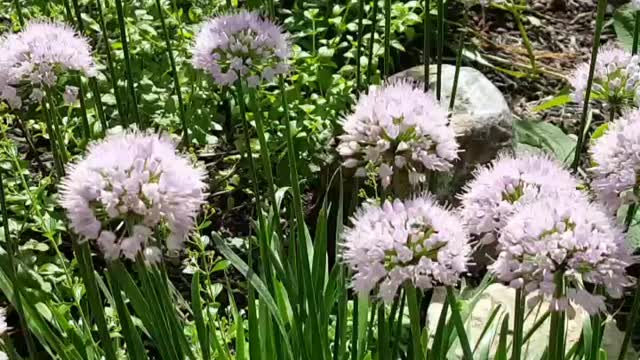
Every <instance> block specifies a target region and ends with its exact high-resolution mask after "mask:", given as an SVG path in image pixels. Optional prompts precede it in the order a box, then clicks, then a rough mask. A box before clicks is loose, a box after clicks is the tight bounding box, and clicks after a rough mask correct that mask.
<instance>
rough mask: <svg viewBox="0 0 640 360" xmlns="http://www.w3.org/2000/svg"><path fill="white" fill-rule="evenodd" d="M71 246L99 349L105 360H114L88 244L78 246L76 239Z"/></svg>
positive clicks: (114, 354)
mask: <svg viewBox="0 0 640 360" xmlns="http://www.w3.org/2000/svg"><path fill="white" fill-rule="evenodd" d="M72 245H73V252H74V254H75V257H76V259H77V260H78V267H79V270H80V275H81V276H82V282H83V283H84V285H85V289H86V291H87V298H88V300H89V308H90V309H91V314H92V315H93V319H94V321H95V322H96V325H97V327H98V334H99V335H100V340H101V344H100V347H101V348H102V349H103V350H104V353H105V358H106V359H107V360H116V359H117V358H116V353H115V350H114V347H113V342H112V341H111V336H110V334H109V328H108V327H107V320H106V317H105V313H104V305H103V304H102V298H101V296H100V291H99V289H98V283H97V282H96V277H95V273H94V269H93V260H92V259H91V250H90V249H89V243H88V242H86V241H85V242H83V243H81V244H80V243H78V241H77V239H76V238H74V239H73V240H72Z"/></svg>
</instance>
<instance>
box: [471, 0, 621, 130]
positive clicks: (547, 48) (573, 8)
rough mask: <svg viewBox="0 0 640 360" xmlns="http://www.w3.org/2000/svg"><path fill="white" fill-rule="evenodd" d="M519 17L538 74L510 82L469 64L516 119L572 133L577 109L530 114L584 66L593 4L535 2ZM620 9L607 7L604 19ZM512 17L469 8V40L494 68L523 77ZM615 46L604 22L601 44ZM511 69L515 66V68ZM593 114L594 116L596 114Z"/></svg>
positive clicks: (525, 62) (525, 61)
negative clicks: (494, 88)
mask: <svg viewBox="0 0 640 360" xmlns="http://www.w3.org/2000/svg"><path fill="white" fill-rule="evenodd" d="M529 3H530V4H531V5H530V9H529V10H528V11H526V12H524V13H523V16H522V21H523V23H524V26H525V28H526V29H527V33H528V36H529V39H530V41H531V43H532V46H533V48H534V54H535V57H536V60H537V64H538V67H539V68H540V69H541V72H542V74H540V75H539V76H536V77H531V76H524V77H520V78H518V77H514V76H512V75H509V74H505V73H504V72H502V71H499V70H496V69H495V68H492V67H489V66H483V65H480V64H478V63H474V64H473V66H474V67H476V68H479V69H481V70H482V71H483V72H484V73H485V75H487V76H488V77H489V78H490V79H491V80H492V81H493V82H494V83H495V84H496V86H497V87H498V88H499V89H500V90H501V91H502V92H503V93H504V94H505V97H506V99H507V102H508V103H509V104H510V106H511V108H512V110H513V113H514V115H515V116H516V117H517V118H527V119H541V120H546V121H551V122H554V123H556V124H559V125H561V126H563V127H566V128H573V127H574V126H575V125H576V124H577V122H578V121H579V118H580V113H581V111H582V110H581V105H579V104H567V105H566V106H563V107H558V108H555V109H550V110H547V111H543V112H534V111H533V109H534V108H535V107H536V106H537V105H540V104H542V103H544V102H545V101H548V100H549V99H551V98H553V97H555V96H557V95H558V94H559V93H560V92H561V91H563V90H566V89H568V83H567V78H568V76H570V74H571V72H572V70H573V69H574V68H575V67H576V66H577V65H578V64H580V63H582V62H587V61H589V58H590V54H591V47H592V46H593V32H594V29H595V17H596V6H597V1H593V0H560V1H558V0H536V1H531V2H529ZM618 5H620V4H613V5H611V4H610V5H609V7H608V9H607V16H606V17H607V20H609V19H610V18H611V16H612V13H613V11H614V10H615V8H616V7H617V6H618ZM513 19H514V18H513V15H512V14H511V13H509V12H505V11H501V10H495V9H490V10H487V11H486V12H484V13H483V11H482V10H481V9H479V8H478V9H474V14H473V16H472V20H471V26H470V28H471V31H472V41H473V43H474V45H476V46H477V48H478V49H479V52H480V53H481V54H482V55H483V57H485V59H486V60H487V61H489V62H490V63H491V64H492V65H494V66H496V67H501V68H506V69H509V70H515V71H519V72H522V73H527V72H528V70H529V69H530V62H529V57H528V56H527V51H526V48H525V47H524V45H523V41H522V36H521V35H520V32H519V31H518V28H517V26H516V23H515V21H514V20H513ZM609 41H615V33H614V30H613V26H612V25H611V23H606V25H605V28H604V30H603V34H602V38H601V43H602V44H605V43H607V42H609ZM514 65H515V66H514ZM594 110H596V111H595V112H596V113H597V110H598V109H594ZM596 116H597V114H596Z"/></svg>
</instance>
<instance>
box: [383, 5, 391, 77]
mask: <svg viewBox="0 0 640 360" xmlns="http://www.w3.org/2000/svg"><path fill="white" fill-rule="evenodd" d="M390 37H391V0H384V79H385V80H386V79H387V77H388V76H389V67H390V65H391V64H390V62H391V48H390V41H391V39H390Z"/></svg>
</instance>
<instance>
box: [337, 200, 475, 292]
mask: <svg viewBox="0 0 640 360" xmlns="http://www.w3.org/2000/svg"><path fill="white" fill-rule="evenodd" d="M352 222H353V226H352V227H351V228H349V229H347V230H346V232H345V234H344V244H343V246H344V255H343V256H344V261H345V262H346V263H347V264H348V265H349V266H350V267H351V269H353V271H354V272H355V275H354V280H353V281H354V288H355V289H356V291H359V292H363V293H368V292H370V291H371V290H373V289H374V288H376V286H378V287H379V296H380V297H381V298H382V299H383V300H384V301H386V302H390V301H391V300H393V298H394V296H395V294H396V291H397V289H398V287H399V286H401V285H402V284H403V283H404V282H405V281H411V282H412V283H413V284H414V285H415V286H416V287H418V288H421V289H427V288H431V287H433V286H436V285H442V284H443V285H454V284H456V283H457V282H458V280H459V278H460V276H461V274H462V273H464V272H465V271H466V270H467V263H468V261H469V253H470V251H471V248H470V247H469V244H468V240H469V239H468V235H467V232H466V230H465V228H464V226H463V224H462V221H461V220H460V219H459V218H458V217H457V216H456V215H454V214H453V213H451V212H449V211H447V210H446V209H444V208H442V207H441V206H439V205H438V204H436V203H435V201H434V200H433V199H432V198H431V197H429V196H422V197H417V198H415V199H412V200H407V201H405V202H402V201H400V200H395V201H393V202H389V201H387V202H385V203H384V204H382V206H377V205H373V204H367V205H364V206H363V207H362V208H361V209H359V210H358V212H357V214H356V215H355V216H354V217H353V219H352Z"/></svg>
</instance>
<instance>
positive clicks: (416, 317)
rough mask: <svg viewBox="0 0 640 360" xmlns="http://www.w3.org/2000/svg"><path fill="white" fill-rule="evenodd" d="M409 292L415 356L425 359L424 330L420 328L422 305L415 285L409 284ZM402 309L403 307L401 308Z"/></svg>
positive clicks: (420, 359) (406, 287) (407, 292)
mask: <svg viewBox="0 0 640 360" xmlns="http://www.w3.org/2000/svg"><path fill="white" fill-rule="evenodd" d="M404 291H405V293H406V294H407V302H408V304H409V318H410V319H411V340H412V341H413V347H412V349H413V358H414V359H415V360H418V359H419V360H424V353H423V352H422V346H421V345H420V338H421V337H422V331H421V329H420V307H419V304H418V295H417V291H416V288H415V287H414V286H413V285H411V284H410V285H407V286H405V289H404ZM401 310H402V309H401Z"/></svg>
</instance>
